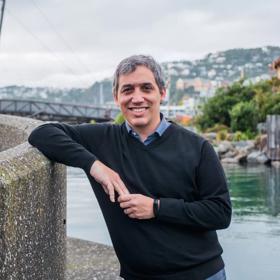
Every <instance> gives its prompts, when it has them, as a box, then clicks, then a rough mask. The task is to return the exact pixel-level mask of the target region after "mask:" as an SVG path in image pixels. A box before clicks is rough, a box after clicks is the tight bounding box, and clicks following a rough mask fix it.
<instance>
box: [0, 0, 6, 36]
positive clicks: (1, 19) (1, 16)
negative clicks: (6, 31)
mask: <svg viewBox="0 0 280 280" xmlns="http://www.w3.org/2000/svg"><path fill="white" fill-rule="evenodd" d="M1 2H2V6H1V14H0V38H1V30H2V23H3V18H4V10H5V4H6V0H0V3H1Z"/></svg>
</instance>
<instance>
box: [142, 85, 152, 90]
mask: <svg viewBox="0 0 280 280" xmlns="http://www.w3.org/2000/svg"><path fill="white" fill-rule="evenodd" d="M152 89H153V87H152V86H151V85H143V86H142V90H143V91H151V90H152Z"/></svg>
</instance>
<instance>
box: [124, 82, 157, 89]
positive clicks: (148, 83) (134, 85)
mask: <svg viewBox="0 0 280 280" xmlns="http://www.w3.org/2000/svg"><path fill="white" fill-rule="evenodd" d="M137 86H140V87H141V86H153V84H152V83H151V82H143V83H133V84H124V85H122V86H121V88H126V87H137Z"/></svg>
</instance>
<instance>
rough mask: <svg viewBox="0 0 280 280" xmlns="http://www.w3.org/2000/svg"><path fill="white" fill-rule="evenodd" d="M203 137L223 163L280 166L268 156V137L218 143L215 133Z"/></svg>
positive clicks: (279, 163)
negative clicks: (211, 145)
mask: <svg viewBox="0 0 280 280" xmlns="http://www.w3.org/2000/svg"><path fill="white" fill-rule="evenodd" d="M203 136H204V137H205V138H206V139H207V140H209V141H210V142H211V143H212V144H213V146H214V149H215V151H216V153H217V154H218V156H219V158H220V160H221V162H222V163H225V164H267V165H273V166H280V162H279V161H271V159H270V158H269V157H268V156H267V136H266V135H262V136H261V137H259V138H258V139H257V140H244V141H228V140H224V141H216V139H215V135H214V133H211V134H210V133H209V134H205V135H203Z"/></svg>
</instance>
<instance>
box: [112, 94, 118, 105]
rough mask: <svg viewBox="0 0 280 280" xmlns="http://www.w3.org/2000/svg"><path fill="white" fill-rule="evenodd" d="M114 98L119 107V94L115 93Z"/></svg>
mask: <svg viewBox="0 0 280 280" xmlns="http://www.w3.org/2000/svg"><path fill="white" fill-rule="evenodd" d="M113 96H114V101H115V104H116V105H118V106H119V100H118V93H117V92H114V93H113Z"/></svg>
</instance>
